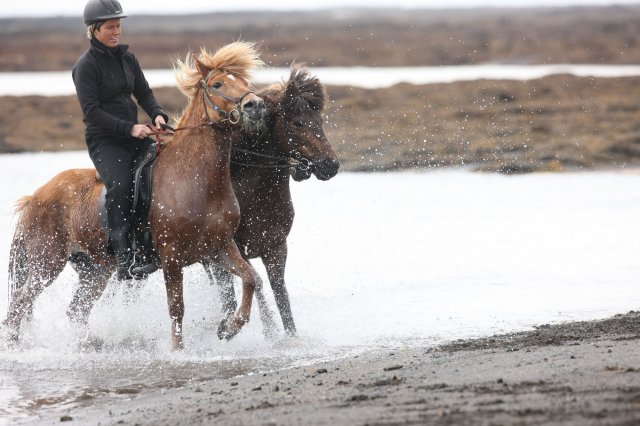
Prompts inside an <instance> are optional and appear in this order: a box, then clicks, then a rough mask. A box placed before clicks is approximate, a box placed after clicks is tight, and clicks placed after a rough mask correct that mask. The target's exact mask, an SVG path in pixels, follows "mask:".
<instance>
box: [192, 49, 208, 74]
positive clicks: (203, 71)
mask: <svg viewBox="0 0 640 426" xmlns="http://www.w3.org/2000/svg"><path fill="white" fill-rule="evenodd" d="M193 63H194V65H195V66H196V69H197V70H198V72H199V73H200V75H201V76H202V78H205V77H206V76H207V75H209V71H211V69H210V68H209V67H207V66H206V65H205V64H203V63H202V62H200V60H199V59H198V57H197V56H196V55H195V54H193Z"/></svg>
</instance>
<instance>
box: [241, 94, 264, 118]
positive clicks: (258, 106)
mask: <svg viewBox="0 0 640 426" xmlns="http://www.w3.org/2000/svg"><path fill="white" fill-rule="evenodd" d="M241 108H242V113H243V114H244V115H245V116H246V117H247V118H249V119H251V120H254V121H261V120H262V118H263V117H264V113H265V111H266V110H267V108H266V107H265V105H264V101H263V100H262V98H259V97H257V96H255V95H254V96H251V97H249V96H247V97H246V98H245V101H244V102H243V103H242V106H241Z"/></svg>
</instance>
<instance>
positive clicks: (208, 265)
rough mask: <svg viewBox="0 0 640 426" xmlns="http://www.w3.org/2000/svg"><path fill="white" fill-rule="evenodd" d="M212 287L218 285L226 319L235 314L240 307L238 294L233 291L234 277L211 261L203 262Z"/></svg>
mask: <svg viewBox="0 0 640 426" xmlns="http://www.w3.org/2000/svg"><path fill="white" fill-rule="evenodd" d="M202 266H204V270H205V272H206V273H207V276H208V277H209V281H210V282H211V285H217V287H218V292H219V293H220V301H221V302H222V312H223V313H224V315H225V317H227V316H229V315H231V314H233V313H234V312H235V311H236V308H237V307H238V302H236V293H235V291H234V289H233V275H232V274H230V273H229V272H227V271H225V270H224V269H222V268H220V267H219V266H218V265H216V264H214V263H213V262H211V261H209V260H205V261H203V262H202Z"/></svg>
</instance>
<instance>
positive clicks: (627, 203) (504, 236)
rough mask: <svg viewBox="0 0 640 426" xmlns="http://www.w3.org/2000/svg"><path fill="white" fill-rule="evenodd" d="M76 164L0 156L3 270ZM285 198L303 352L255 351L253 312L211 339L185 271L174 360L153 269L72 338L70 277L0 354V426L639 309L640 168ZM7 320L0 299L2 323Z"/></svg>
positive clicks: (61, 157)
mask: <svg viewBox="0 0 640 426" xmlns="http://www.w3.org/2000/svg"><path fill="white" fill-rule="evenodd" d="M86 166H90V161H89V159H88V156H87V155H86V153H83V152H72V153H45V154H19V155H1V156H0V180H1V181H2V182H3V191H2V193H1V194H0V270H5V271H6V267H7V262H8V252H9V244H10V239H11V235H12V229H13V227H12V226H13V225H12V205H13V202H14V201H15V200H16V199H17V198H19V197H20V196H21V195H24V194H28V193H31V192H32V191H33V190H34V189H35V188H37V187H38V186H39V185H40V184H42V183H44V182H45V181H46V180H47V179H49V178H51V177H52V176H53V175H54V174H55V173H57V172H58V171H61V170H64V169H67V168H73V167H86ZM292 189H293V196H294V200H295V205H296V213H297V216H296V223H295V225H294V229H293V231H292V234H291V236H290V240H289V241H290V244H289V248H290V256H289V261H288V267H287V276H286V278H287V282H288V288H289V292H290V296H291V300H292V305H293V311H294V316H295V318H296V322H297V325H298V329H299V331H300V335H301V337H300V338H299V339H288V338H284V337H282V331H281V330H279V334H278V336H277V337H276V338H275V339H274V340H267V339H265V338H264V337H263V334H262V327H261V324H260V320H259V316H258V315H257V312H255V309H254V312H253V319H252V321H251V322H250V323H249V324H248V325H247V326H246V327H245V329H243V331H242V332H241V333H240V334H239V335H238V336H237V337H236V338H235V339H233V340H232V341H230V342H220V341H218V340H217V338H216V337H215V331H216V328H217V324H218V322H219V321H220V320H221V313H220V311H219V309H218V307H217V305H218V296H217V291H216V289H215V288H214V287H212V286H211V285H210V284H209V283H208V282H207V280H206V279H205V274H204V273H203V271H202V269H201V268H200V267H198V266H194V267H190V268H188V269H187V271H186V274H185V305H186V316H185V326H184V333H185V345H186V349H185V350H184V351H182V352H180V353H173V352H171V351H170V350H169V318H168V313H167V308H166V297H165V291H164V286H163V282H162V278H161V276H160V274H159V273H156V274H154V275H153V276H152V277H151V278H150V279H149V281H148V283H147V284H146V285H145V286H143V287H142V288H141V289H140V290H139V295H138V297H135V296H133V295H132V294H133V292H127V291H125V289H123V288H120V287H119V286H118V285H116V284H115V283H110V285H109V287H108V290H107V294H106V295H105V296H104V297H103V299H101V300H100V301H99V303H98V305H97V306H96V308H95V309H94V311H93V312H92V315H91V318H90V323H89V337H88V339H85V338H84V336H85V330H76V329H74V328H73V327H72V326H71V325H70V324H69V322H68V321H67V319H66V316H65V310H66V306H67V304H68V303H69V300H70V298H71V291H72V287H73V285H74V282H75V279H76V276H75V273H74V272H73V271H72V270H70V269H66V270H65V271H64V272H63V274H62V275H61V276H60V277H59V278H58V280H57V281H56V282H55V283H54V284H53V285H52V286H51V287H50V288H49V289H48V290H47V291H46V292H45V294H43V295H42V296H41V297H40V299H39V300H38V303H37V304H36V308H35V312H34V318H33V321H32V322H31V323H29V324H28V325H26V327H24V328H23V334H22V341H21V343H20V345H19V346H18V347H17V348H7V347H6V345H5V344H4V343H3V342H0V425H1V424H3V421H4V422H7V421H9V420H16V421H21V420H20V419H22V421H25V422H28V421H31V420H34V419H37V418H38V416H51V415H52V414H56V415H57V414H59V413H65V412H67V410H70V409H72V408H73V407H75V406H80V405H84V404H97V403H99V402H100V401H105V400H111V399H123V400H126V399H130V398H135V397H137V396H138V395H141V394H144V393H145V392H147V391H152V390H157V389H164V388H170V387H176V386H187V385H190V384H193V383H197V382H198V381H201V380H216V379H222V378H228V377H232V376H235V375H239V374H255V373H257V372H259V371H264V370H270V369H276V368H285V367H287V366H292V365H304V364H306V363H310V362H313V361H316V360H322V359H328V358H335V357H341V356H345V355H348V354H353V353H357V352H361V351H365V350H369V349H375V348H383V347H396V346H398V345H401V346H402V345H404V346H407V345H415V344H419V345H435V344H438V343H441V342H444V341H448V340H451V339H458V338H466V337H472V336H483V335H489V334H493V333H497V332H506V331H514V330H523V329H527V328H530V327H531V326H533V325H535V324H540V323H549V322H558V321H567V320H580V319H595V318H602V317H606V316H609V315H611V314H614V313H621V312H626V311H628V310H631V309H638V303H637V282H638V279H637V277H638V276H639V273H640V264H638V262H637V257H638V254H639V253H640V238H639V237H640V220H639V219H638V218H639V217H640V174H638V173H636V172H628V171H619V172H590V173H571V174H535V175H525V176H513V177H506V176H501V175H487V174H474V173H467V172H463V171H433V172H420V173H417V172H403V173H386V174H383V173H379V174H349V173H342V174H339V175H338V176H337V177H336V178H334V179H333V180H331V181H328V182H319V181H317V180H315V179H313V180H310V181H308V182H304V183H293V185H292ZM257 269H258V272H259V273H260V274H261V275H262V276H263V277H265V273H264V269H263V268H262V267H261V266H260V265H257ZM6 279H7V278H6V275H0V294H6V291H7V281H6ZM267 293H268V297H269V302H270V305H271V306H272V307H273V306H274V303H273V300H272V298H271V295H270V292H267ZM6 309H7V302H6V300H4V298H1V300H0V316H2V317H4V316H5V314H6ZM0 334H1V331H0ZM2 419H4V420H2Z"/></svg>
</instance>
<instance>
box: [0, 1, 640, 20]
mask: <svg viewBox="0 0 640 426" xmlns="http://www.w3.org/2000/svg"><path fill="white" fill-rule="evenodd" d="M1 3H2V5H0V17H13V16H60V15H66V16H74V15H76V16H80V15H81V14H82V11H83V9H84V5H85V3H86V1H85V0H62V1H60V0H58V1H51V0H26V1H20V0H1ZM120 3H121V4H122V7H123V8H124V10H125V12H126V13H129V14H149V13H154V14H175V13H194V12H216V11H233V10H308V9H328V8H336V7H401V8H445V7H446V8H453V7H465V8H466V7H505V6H507V7H513V6H518V7H531V6H569V5H610V4H640V0H608V1H607V0H401V1H392V2H389V1H388V0H297V1H292V0H276V1H273V0H272V1H265V0H241V1H215V0H151V1H148V0H147V1H140V0H121V2H120Z"/></svg>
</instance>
